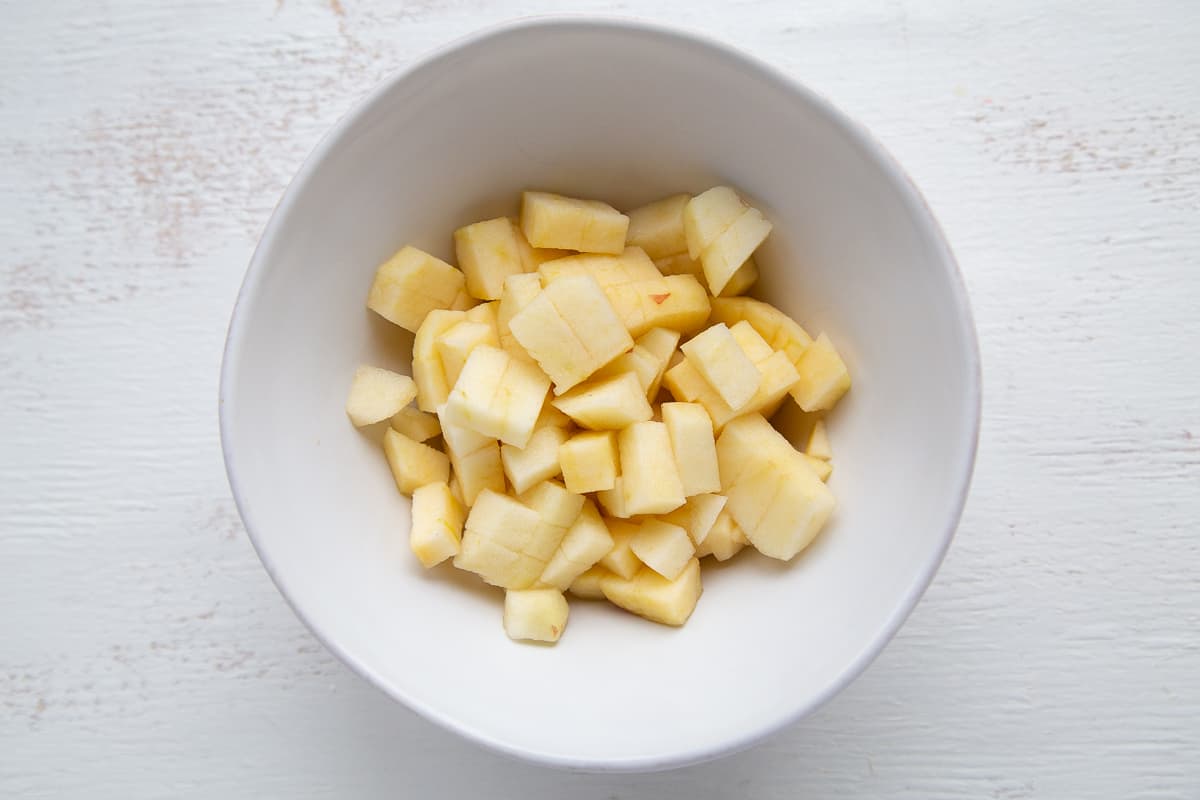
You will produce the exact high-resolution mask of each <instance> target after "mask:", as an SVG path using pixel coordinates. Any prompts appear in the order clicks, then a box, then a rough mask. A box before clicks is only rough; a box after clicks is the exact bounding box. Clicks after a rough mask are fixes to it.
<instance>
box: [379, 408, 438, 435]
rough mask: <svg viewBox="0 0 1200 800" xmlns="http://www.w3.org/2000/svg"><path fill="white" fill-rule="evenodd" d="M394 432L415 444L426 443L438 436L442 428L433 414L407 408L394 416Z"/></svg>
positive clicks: (392, 424) (392, 423) (392, 422)
mask: <svg viewBox="0 0 1200 800" xmlns="http://www.w3.org/2000/svg"><path fill="white" fill-rule="evenodd" d="M391 426H392V430H394V431H396V433H402V434H404V435H405V436H407V437H408V438H410V439H412V440H413V441H414V442H424V441H426V440H428V439H432V438H433V437H435V436H438V435H440V434H441V432H442V426H441V424H440V423H439V422H438V418H437V417H435V416H434V415H433V414H429V413H426V412H424V411H420V410H418V409H416V408H413V407H412V406H405V407H404V408H402V409H400V410H399V411H397V412H396V413H395V414H394V415H393V416H392V421H391Z"/></svg>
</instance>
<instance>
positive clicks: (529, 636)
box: [504, 589, 570, 642]
mask: <svg viewBox="0 0 1200 800" xmlns="http://www.w3.org/2000/svg"><path fill="white" fill-rule="evenodd" d="M569 611H570V609H569V608H568V606H567V600H566V598H565V597H563V595H562V592H560V591H558V590H556V589H524V590H514V589H509V590H508V591H506V592H505V593H504V632H505V633H507V634H508V638H510V639H513V640H515V641H528V642H557V641H558V637H560V636H562V632H563V630H564V629H565V628H566V627H567V614H568V613H569Z"/></svg>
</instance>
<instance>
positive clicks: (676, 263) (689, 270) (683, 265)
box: [654, 252, 704, 280]
mask: <svg viewBox="0 0 1200 800" xmlns="http://www.w3.org/2000/svg"><path fill="white" fill-rule="evenodd" d="M654 266H656V267H658V271H659V272H661V273H662V274H663V275H691V276H692V277H693V278H698V279H700V280H704V267H703V266H702V265H701V264H700V262H699V261H697V260H695V259H694V258H692V257H691V256H689V255H688V254H687V253H686V252H684V253H677V254H675V255H673V256H665V257H663V258H656V259H654Z"/></svg>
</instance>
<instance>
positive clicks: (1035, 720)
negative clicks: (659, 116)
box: [0, 0, 1200, 800]
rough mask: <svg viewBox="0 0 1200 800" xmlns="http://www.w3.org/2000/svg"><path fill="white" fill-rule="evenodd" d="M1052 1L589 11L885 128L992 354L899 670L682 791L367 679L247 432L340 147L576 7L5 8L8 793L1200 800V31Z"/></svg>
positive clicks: (594, 0)
mask: <svg viewBox="0 0 1200 800" xmlns="http://www.w3.org/2000/svg"><path fill="white" fill-rule="evenodd" d="M1048 5H1051V4H1047V3H1044V2H1041V1H1040V0H1011V1H1010V2H1006V3H999V4H990V3H988V4H984V3H977V4H968V3H959V2H947V1H946V0H943V1H942V2H933V3H918V2H906V1H905V0H895V1H894V2H882V3H868V2H852V3H835V4H830V3H825V2H813V1H812V0H805V2H796V0H764V1H763V2H752V1H747V0H743V1H742V2H718V1H717V0H704V2H701V1H700V0H658V2H653V3H652V2H639V0H628V2H608V1H607V0H584V2H581V3H578V4H576V10H586V11H594V12H615V13H621V14H634V15H639V16H644V17H650V18H656V19H660V20H664V21H668V22H675V23H685V24H688V25H690V26H693V27H694V28H696V29H699V30H701V31H705V32H708V33H711V34H714V35H717V36H720V37H722V38H724V39H726V40H728V41H730V42H732V43H733V44H735V45H738V46H741V47H742V48H745V49H746V50H749V51H750V52H752V53H754V54H756V55H758V56H760V57H761V58H764V59H766V60H769V61H771V62H774V63H776V64H778V65H780V66H781V67H783V68H784V69H786V70H788V71H789V72H791V73H792V74H794V75H795V76H797V77H799V78H800V79H802V80H804V81H805V82H807V83H808V84H810V85H811V86H813V87H814V88H816V89H817V90H819V91H821V92H822V93H824V94H826V95H828V96H829V97H830V98H832V99H833V100H834V102H835V103H837V104H838V105H840V106H841V107H842V108H843V109H845V110H846V111H847V112H849V113H850V114H851V115H853V116H855V117H857V118H858V119H860V120H862V121H863V122H865V123H866V124H867V125H868V126H869V127H871V128H872V129H873V130H874V131H875V132H876V133H877V134H878V136H879V137H880V138H881V139H882V140H883V142H884V143H885V144H886V145H887V146H888V147H889V148H890V149H891V150H892V151H893V152H894V153H895V154H896V156H897V157H898V158H899V159H900V161H901V162H902V163H903V164H904V165H905V166H906V167H907V168H908V169H909V170H910V172H911V173H912V175H913V176H914V178H915V180H916V181H917V183H918V184H919V185H920V186H921V187H922V189H923V190H924V191H925V193H926V195H927V197H928V199H929V201H930V203H931V204H932V206H933V208H934V210H935V212H936V213H937V214H938V215H939V216H940V218H941V220H942V222H943V223H944V225H945V227H946V230H947V232H948V234H949V237H950V240H951V242H952V243H953V245H954V246H955V249H956V250H957V253H958V256H959V258H960V260H961V262H962V267H963V270H964V273H965V275H966V280H967V283H968V285H969V288H970V290H971V294H972V298H973V301H974V306H975V312H976V317H977V320H978V324H979V329H980V334H981V339H982V347H983V357H984V364H985V367H984V382H985V391H986V400H985V403H984V426H983V440H982V446H981V450H980V456H979V463H978V468H977V471H976V479H975V485H974V490H973V492H972V496H971V500H970V502H969V504H968V507H967V512H966V516H965V518H964V520H963V524H962V526H961V528H960V531H959V534H958V538H957V540H956V541H955V544H954V546H953V548H952V549H951V551H950V555H949V557H948V559H947V561H946V563H945V566H944V567H943V569H942V571H941V573H940V574H939V576H938V578H937V580H936V581H935V582H934V584H933V587H932V588H931V589H930V591H929V592H928V594H927V595H926V597H925V599H924V600H923V602H922V603H921V605H920V606H919V608H918V609H917V611H916V612H915V613H914V614H913V616H912V618H911V620H910V621H909V622H908V624H907V625H906V626H905V628H904V629H903V630H902V631H901V633H900V635H899V636H898V637H897V638H896V640H895V641H894V642H893V643H892V644H891V645H890V646H889V647H888V649H887V650H886V651H885V652H884V654H883V655H882V656H881V657H880V658H879V660H878V661H877V662H876V663H875V664H874V665H873V666H872V667H871V668H870V670H869V671H868V672H867V673H866V674H865V675H864V676H863V677H862V678H861V679H860V680H859V681H857V682H856V683H855V684H854V685H853V686H851V687H850V688H849V689H848V690H847V691H846V692H845V693H844V694H842V695H841V696H840V697H838V698H837V699H835V700H834V701H833V702H832V703H830V704H829V705H828V706H827V707H826V708H824V709H823V710H821V711H820V712H819V713H817V714H816V715H815V716H813V717H812V718H810V719H809V720H807V721H805V722H803V723H801V724H799V725H797V726H795V727H793V728H791V729H789V730H787V731H785V732H784V733H782V734H781V735H779V736H777V737H775V738H773V739H771V740H770V741H769V742H768V743H766V744H764V745H762V746H760V747H758V748H756V749H753V750H751V751H749V752H747V753H744V754H741V755H738V756H734V757H731V758H728V759H725V760H722V761H718V762H716V763H711V764H707V765H703V766H699V767H694V768H690V769H686V770H682V771H678V772H673V773H667V774H661V775H653V776H647V777H638V776H621V777H605V776H582V777H581V776H575V775H570V774H567V773H561V772H553V771H546V770H541V769H537V768H533V767H529V766H525V765H522V764H518V763H514V762H510V761H508V760H506V759H503V758H501V757H498V756H495V755H492V754H490V753H487V752H483V751H481V750H479V749H477V748H476V747H475V746H473V745H470V744H467V743H465V742H463V741H460V740H459V739H457V738H456V737H454V736H453V735H451V734H449V733H445V732H443V731H442V730H440V729H437V728H434V727H433V726H431V725H430V724H427V723H426V722H424V721H422V720H421V719H419V718H417V717H416V716H415V715H414V714H412V713H410V712H408V711H407V710H405V709H403V708H401V707H399V706H397V705H396V704H393V703H392V702H390V701H389V700H387V699H386V698H385V697H384V696H382V695H381V694H380V693H379V692H377V691H375V690H374V689H372V688H371V687H369V686H367V685H365V684H364V683H363V682H362V681H360V680H359V679H358V678H356V677H355V676H354V675H352V674H351V673H350V672H349V671H348V670H347V669H346V668H344V667H342V666H341V665H340V664H339V663H338V662H337V661H335V660H334V658H333V657H332V656H330V655H329V654H328V653H326V652H325V651H324V650H323V649H322V648H321V647H320V646H319V645H318V644H317V643H316V642H315V641H314V640H313V638H312V637H311V636H310V635H309V634H308V632H307V631H306V630H305V629H304V628H303V626H302V625H301V624H300V623H299V622H298V621H297V620H296V619H295V617H293V615H292V613H291V612H290V611H289V610H288V608H287V606H286V605H285V604H284V602H283V601H282V599H281V598H280V597H279V595H278V594H277V593H276V591H275V589H274V587H273V586H272V585H271V583H270V581H269V580H268V579H267V576H266V574H265V573H264V571H263V570H262V568H261V567H260V566H259V563H258V560H257V558H256V557H255V555H254V553H253V551H252V549H251V547H250V545H249V542H248V541H247V539H246V536H245V533H244V531H243V530H242V526H241V524H240V522H239V520H238V518H237V514H236V512H235V511H234V507H233V503H232V502H231V500H230V496H229V491H228V488H227V485H226V481H225V476H224V473H223V470H222V466H221V457H220V449H219V445H218V442H217V431H216V419H215V418H216V384H217V369H218V364H219V360H220V355H221V347H222V342H223V339H224V335H225V326H226V323H227V321H228V317H229V313H230V310H231V307H232V303H233V299H234V295H235V293H236V291H237V288H238V285H239V283H240V281H241V278H242V273H243V270H244V269H245V266H246V264H247V262H248V259H249V257H250V253H251V250H252V248H253V247H254V244H255V241H256V238H257V236H258V233H259V231H260V230H261V229H262V227H263V225H264V223H265V221H266V219H267V217H268V215H269V213H270V211H271V208H272V207H273V205H274V203H275V202H276V200H277V199H278V197H279V195H280V193H281V191H282V190H283V187H284V186H285V184H286V182H287V181H288V179H289V177H290V176H291V175H292V174H293V172H294V171H295V170H296V168H297V167H298V166H299V165H300V163H301V160H302V159H303V158H304V157H305V155H306V154H307V153H308V152H309V150H310V149H311V148H312V146H313V145H314V143H315V142H316V141H317V139H318V137H319V136H320V135H321V134H322V132H323V131H325V130H326V128H327V127H328V126H329V125H330V124H331V123H332V122H333V121H334V120H335V119H336V118H337V117H338V116H339V115H341V114H342V113H343V112H344V111H346V109H347V108H349V106H350V105H351V104H352V103H353V102H354V101H355V100H356V99H357V98H358V97H359V96H361V95H362V94H363V93H364V92H365V91H366V90H367V89H368V88H369V87H371V86H372V85H373V84H374V83H375V82H376V81H377V80H378V79H380V78H381V77H382V76H384V75H385V74H387V73H388V72H389V71H391V70H394V69H396V68H397V67H401V66H403V65H405V64H407V63H409V62H410V61H411V60H412V59H414V58H415V57H417V56H418V55H420V54H421V53H422V52H424V51H426V50H428V49H430V48H432V47H434V46H436V45H439V44H442V43H444V42H446V41H448V40H450V39H451V38H453V37H456V36H458V35H460V34H463V33H466V32H468V31H470V30H473V29H475V28H477V27H479V26H481V25H484V24H487V23H491V22H495V21H500V20H503V19H507V18H511V17H514V16H518V15H523V14H530V13H540V12H548V11H554V10H558V7H557V4H556V3H554V2H551V0H403V1H402V2H393V3H368V2H365V0H364V1H362V2H360V1H359V0H340V2H339V0H329V2H318V1H317V0H225V1H224V2H210V3H189V2H183V1H182V0H170V1H169V2H168V1H167V0H126V2H106V3H97V2H94V1H93V0H56V1H55V2H43V3H16V2H5V3H3V4H2V5H0V8H2V9H3V19H4V24H3V25H0V230H2V232H3V233H2V239H0V241H2V246H0V436H2V438H0V796H3V797H6V798H7V797H13V798H15V797H91V798H107V797H112V798H134V797H206V798H207V797H221V798H234V797H254V798H260V797H308V796H313V797H316V796H328V797H395V796H400V797H445V798H450V797H468V798H476V797H531V798H532V797H536V798H541V797H545V798H559V797H564V796H567V795H568V794H570V795H571V796H578V797H582V798H681V799H682V798H710V797H711V798H718V797H780V798H782V797H813V798H824V797H906V798H922V799H924V798H974V797H980V798H1009V799H1012V798H1047V799H1049V800H1057V799H1058V798H1089V797H1097V798H1100V797H1102V798H1122V800H1124V799H1125V798H1133V797H1154V798H1192V799H1194V798H1197V797H1200V367H1198V365H1197V353H1198V352H1200V313H1198V312H1197V305H1198V301H1200V90H1198V89H1197V85H1198V79H1200V8H1198V7H1197V6H1196V4H1194V3H1191V2H1187V0H1180V2H1175V3H1170V2H1163V3H1156V4H1145V3H1133V2H1130V3H1125V4H1117V5H1105V4H1095V3H1092V4H1074V5H1075V7H1074V8H1070V9H1068V8H1066V7H1062V8H1059V9H1057V10H1056V9H1053V8H1048V7H1047V6H1048ZM914 379H915V380H919V379H920V376H919V375H918V376H914ZM931 390H934V391H935V390H936V387H931Z"/></svg>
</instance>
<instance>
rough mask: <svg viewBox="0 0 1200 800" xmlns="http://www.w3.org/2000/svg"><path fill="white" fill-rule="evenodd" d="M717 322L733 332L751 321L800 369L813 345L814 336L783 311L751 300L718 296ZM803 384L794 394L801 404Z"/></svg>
mask: <svg viewBox="0 0 1200 800" xmlns="http://www.w3.org/2000/svg"><path fill="white" fill-rule="evenodd" d="M711 320H712V321H713V322H724V323H725V324H726V325H728V326H729V327H730V330H732V329H733V328H734V326H735V324H736V323H738V322H742V321H745V322H748V323H750V325H751V326H753V328H754V330H755V331H757V332H758V333H759V335H760V336H762V338H763V339H765V340H766V341H767V342H768V343H769V344H770V345H771V348H772V349H774V350H781V351H783V352H784V353H786V354H787V357H788V360H789V361H791V362H792V366H794V367H798V365H799V364H800V358H801V356H803V355H804V353H805V351H806V350H808V348H809V346H810V345H811V344H812V341H813V340H812V337H811V336H809V335H808V332H807V331H806V330H804V328H802V327H800V325H799V324H798V323H797V322H796V321H795V320H793V319H792V318H791V317H789V316H788V315H786V314H784V313H783V312H782V311H780V310H779V309H777V308H775V307H774V306H772V305H770V304H769V303H764V302H763V301H761V300H755V299H753V298H750V297H729V298H726V297H718V298H713V300H712V316H711ZM798 390H799V384H797V385H796V386H794V387H792V390H791V395H792V397H793V398H794V399H795V400H796V402H797V404H799V402H800V398H799V396H798Z"/></svg>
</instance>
